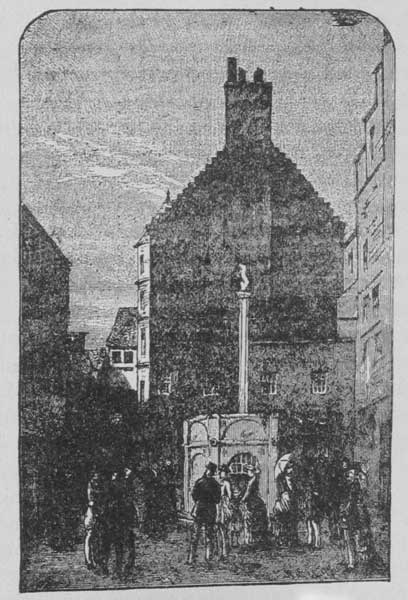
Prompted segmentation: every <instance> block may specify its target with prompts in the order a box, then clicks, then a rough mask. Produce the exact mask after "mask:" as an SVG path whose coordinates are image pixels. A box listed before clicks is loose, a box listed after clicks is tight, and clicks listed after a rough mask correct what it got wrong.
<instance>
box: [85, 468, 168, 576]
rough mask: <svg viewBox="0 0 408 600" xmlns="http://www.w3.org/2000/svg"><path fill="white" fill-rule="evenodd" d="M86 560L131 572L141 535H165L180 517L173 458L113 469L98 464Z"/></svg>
mask: <svg viewBox="0 0 408 600" xmlns="http://www.w3.org/2000/svg"><path fill="white" fill-rule="evenodd" d="M87 501H88V504H87V510H86V514H85V519H84V524H85V544H84V550H85V564H86V566H87V568H88V569H90V570H96V571H97V572H98V573H100V574H101V575H108V573H109V562H110V560H111V559H112V561H113V563H114V570H113V576H114V577H118V578H122V577H126V576H128V575H130V573H131V571H132V569H133V567H134V562H135V554H136V548H135V546H136V541H137V537H138V536H139V535H141V534H148V535H150V536H152V537H155V536H157V535H162V534H163V533H164V532H165V531H166V528H168V527H171V526H172V524H173V523H174V522H175V520H176V516H177V515H176V502H177V499H176V485H175V481H174V471H173V468H172V465H171V462H170V461H165V462H164V464H163V465H161V466H159V465H157V464H153V465H152V466H151V467H148V468H144V469H138V470H133V469H132V468H129V467H124V468H121V469H117V470H114V471H109V470H106V469H94V471H93V472H92V474H91V477H90V480H89V483H88V489H87Z"/></svg>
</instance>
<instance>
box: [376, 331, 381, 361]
mask: <svg viewBox="0 0 408 600" xmlns="http://www.w3.org/2000/svg"><path fill="white" fill-rule="evenodd" d="M382 355H383V341H382V333H381V331H379V332H378V333H376V334H375V336H374V363H376V362H378V361H379V360H380V358H381V357H382Z"/></svg>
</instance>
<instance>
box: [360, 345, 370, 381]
mask: <svg viewBox="0 0 408 600" xmlns="http://www.w3.org/2000/svg"><path fill="white" fill-rule="evenodd" d="M361 368H362V374H363V378H364V380H365V382H366V383H368V382H369V381H370V355H369V352H368V340H367V341H366V342H364V346H363V355H362V358H361Z"/></svg>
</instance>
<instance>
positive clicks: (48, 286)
mask: <svg viewBox="0 0 408 600" xmlns="http://www.w3.org/2000/svg"><path fill="white" fill-rule="evenodd" d="M20 235H21V328H20V335H21V338H20V343H21V361H20V365H21V377H22V381H23V384H24V391H26V392H27V391H28V387H29V388H30V390H31V391H32V392H34V393H39V392H42V391H45V392H50V393H54V392H62V391H63V389H64V380H65V376H66V365H65V364H64V362H65V354H66V351H67V340H68V324H69V314H70V313H69V276H70V269H71V264H70V262H69V260H68V259H67V258H66V257H65V256H64V254H63V253H62V251H61V249H60V248H59V247H58V246H57V244H56V243H55V242H54V240H53V239H52V238H51V236H50V235H49V234H48V233H47V232H46V231H45V229H44V228H43V226H42V225H41V224H40V223H39V222H38V221H37V219H36V218H35V217H34V215H33V214H32V212H31V211H30V210H29V208H28V207H27V206H25V205H24V204H23V205H22V208H21V229H20Z"/></svg>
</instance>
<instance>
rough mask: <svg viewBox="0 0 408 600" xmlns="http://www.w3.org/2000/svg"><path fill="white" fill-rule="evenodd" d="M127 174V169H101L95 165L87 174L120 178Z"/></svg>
mask: <svg viewBox="0 0 408 600" xmlns="http://www.w3.org/2000/svg"><path fill="white" fill-rule="evenodd" d="M127 172H128V169H112V168H111V167H101V166H99V165H96V166H95V167H91V168H90V169H89V173H91V174H92V175H96V176H97V177H121V176H122V175H124V174H125V173H127Z"/></svg>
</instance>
